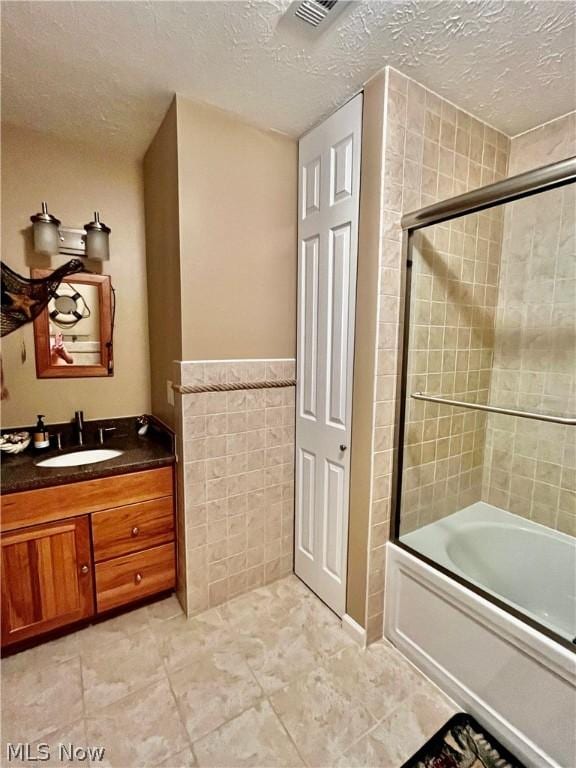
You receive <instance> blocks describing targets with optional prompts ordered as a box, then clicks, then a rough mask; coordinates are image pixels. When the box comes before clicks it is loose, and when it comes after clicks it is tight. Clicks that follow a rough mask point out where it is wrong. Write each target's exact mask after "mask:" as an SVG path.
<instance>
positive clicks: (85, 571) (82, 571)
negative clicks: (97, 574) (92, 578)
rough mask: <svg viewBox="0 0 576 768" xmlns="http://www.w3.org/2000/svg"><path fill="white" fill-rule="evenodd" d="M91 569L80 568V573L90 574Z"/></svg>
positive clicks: (84, 566)
mask: <svg viewBox="0 0 576 768" xmlns="http://www.w3.org/2000/svg"><path fill="white" fill-rule="evenodd" d="M89 570H90V568H89V567H88V566H87V565H83V566H82V568H80V573H88V571H89Z"/></svg>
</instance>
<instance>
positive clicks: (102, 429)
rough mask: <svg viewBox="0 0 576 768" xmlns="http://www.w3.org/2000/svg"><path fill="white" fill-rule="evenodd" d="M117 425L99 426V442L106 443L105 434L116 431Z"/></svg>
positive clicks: (100, 443)
mask: <svg viewBox="0 0 576 768" xmlns="http://www.w3.org/2000/svg"><path fill="white" fill-rule="evenodd" d="M115 431H116V427H98V444H99V445H104V435H106V434H107V433H108V432H115Z"/></svg>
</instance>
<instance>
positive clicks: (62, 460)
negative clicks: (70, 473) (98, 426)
mask: <svg viewBox="0 0 576 768" xmlns="http://www.w3.org/2000/svg"><path fill="white" fill-rule="evenodd" d="M121 455H122V451H114V450H112V449H111V448H95V449H93V450H91V451H74V453H64V454H62V456H52V458H51V459H44V461H37V462H36V466H38V467H52V468H56V467H80V466H81V465H82V464H96V463H97V462H99V461H109V459H115V458H116V456H121Z"/></svg>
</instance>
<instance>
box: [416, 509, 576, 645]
mask: <svg viewBox="0 0 576 768" xmlns="http://www.w3.org/2000/svg"><path fill="white" fill-rule="evenodd" d="M401 541H402V543H404V544H406V545H408V546H409V547H411V548H412V549H415V550H416V551H418V552H420V553H421V554H423V555H426V557H429V558H430V559H431V560H434V562H436V563H439V564H440V565H442V566H444V567H445V568H447V569H448V570H450V571H452V572H454V573H456V574H458V575H460V576H462V577H463V578H465V579H467V580H468V581H470V582H472V583H473V584H476V585H477V586H479V587H481V588H482V589H484V590H486V592H489V593H491V594H493V595H494V596H495V597H498V598H500V599H503V600H504V601H505V602H507V603H509V604H510V605H511V606H512V607H513V608H515V609H516V610H518V611H520V612H522V613H524V614H528V616H530V617H531V618H533V619H534V620H535V621H537V622H539V623H540V624H543V625H544V626H546V627H548V628H549V629H551V630H552V631H554V632H556V633H557V634H559V635H561V636H562V637H563V638H564V639H565V640H568V641H569V642H571V641H572V640H574V638H576V539H574V538H573V537H572V536H568V535H566V534H564V533H560V532H558V531H554V530H552V529H551V528H547V527H545V526H543V525H539V524H538V523H533V522H532V521H531V520H525V519H524V518H522V517H519V516H518V515H513V514H511V513H510V512H505V511H504V510H503V509H498V507H493V506H491V505H490V504H485V503H484V502H482V501H479V502H477V503H476V504H472V505H471V506H469V507H466V509H462V510H460V511H459V512H455V513H454V514H452V515H449V516H448V517H445V518H444V519H443V520H439V521H437V522H435V523H431V524H430V525H426V526H424V527H423V528H420V529H419V530H417V531H413V532H412V533H409V534H406V535H405V536H402V537H401Z"/></svg>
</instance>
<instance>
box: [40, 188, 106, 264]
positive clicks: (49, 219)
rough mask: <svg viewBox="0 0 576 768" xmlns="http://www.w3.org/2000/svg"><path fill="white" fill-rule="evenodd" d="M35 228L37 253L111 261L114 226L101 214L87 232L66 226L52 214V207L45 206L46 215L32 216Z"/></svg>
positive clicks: (86, 227) (43, 207)
mask: <svg viewBox="0 0 576 768" xmlns="http://www.w3.org/2000/svg"><path fill="white" fill-rule="evenodd" d="M30 221H31V222H32V224H33V227H34V250H35V251H36V252H37V253H41V254H42V255H44V256H56V255H57V254H59V253H61V254H66V255H71V256H82V257H84V258H87V259H92V260H94V261H108V260H109V258H110V244H109V236H110V231H111V230H110V227H107V226H106V224H104V222H102V221H100V214H99V213H98V211H96V212H95V213H94V221H91V222H89V223H88V224H86V225H85V226H84V229H73V228H72V227H63V226H61V222H60V220H59V219H57V218H56V217H55V216H52V214H50V213H48V204H47V203H45V202H43V203H42V212H41V213H36V214H34V216H30Z"/></svg>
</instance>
